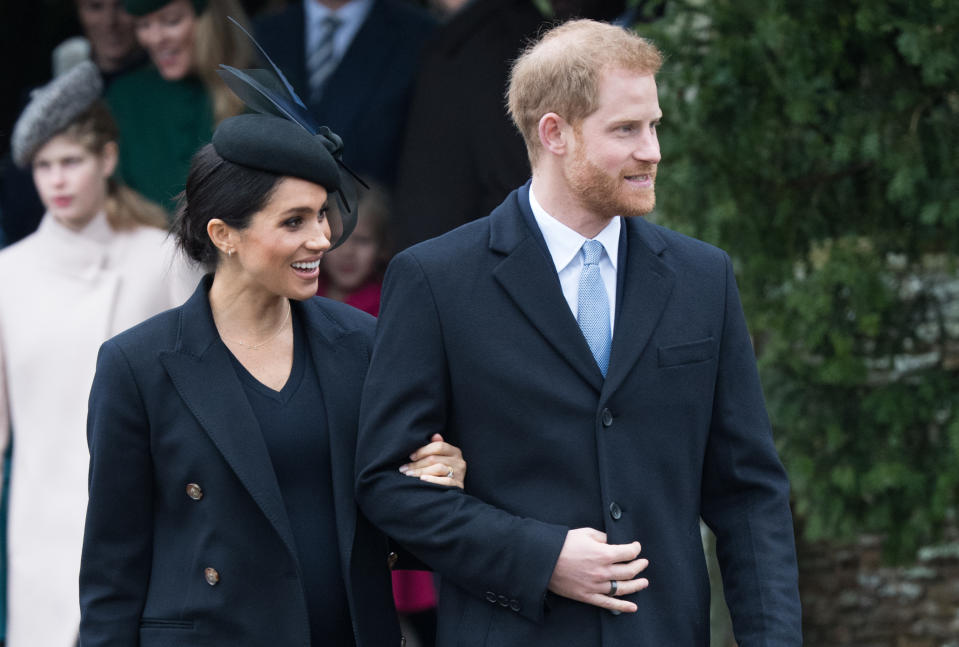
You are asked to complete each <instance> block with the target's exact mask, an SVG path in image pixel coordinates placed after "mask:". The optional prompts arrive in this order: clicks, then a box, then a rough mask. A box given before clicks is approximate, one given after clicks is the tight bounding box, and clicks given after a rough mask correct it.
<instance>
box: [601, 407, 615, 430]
mask: <svg viewBox="0 0 959 647" xmlns="http://www.w3.org/2000/svg"><path fill="white" fill-rule="evenodd" d="M603 426H604V427H612V426H613V412H612V411H610V410H609V409H603Z"/></svg>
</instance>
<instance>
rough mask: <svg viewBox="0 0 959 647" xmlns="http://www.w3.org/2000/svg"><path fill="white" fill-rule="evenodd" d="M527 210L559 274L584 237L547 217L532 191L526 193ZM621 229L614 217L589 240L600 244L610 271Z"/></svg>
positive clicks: (617, 257)
mask: <svg viewBox="0 0 959 647" xmlns="http://www.w3.org/2000/svg"><path fill="white" fill-rule="evenodd" d="M529 206H530V208H531V209H532V210H533V217H534V218H535V219H536V224H537V225H539V228H540V231H542V232H543V238H544V239H545V240H546V247H547V248H548V249H549V253H550V256H552V257H553V264H554V265H555V266H556V272H557V273H559V272H561V271H563V270H564V269H565V268H566V266H568V265H569V264H570V263H571V262H572V261H573V259H575V258H576V255H577V254H579V250H580V249H581V248H582V246H583V243H584V242H586V237H585V236H583V235H581V234H580V233H579V232H577V231H575V230H574V229H570V228H569V227H567V226H566V225H564V224H563V223H561V222H560V221H559V220H557V219H556V218H554V217H553V216H551V215H549V213H547V212H546V210H545V209H543V207H542V205H541V204H540V203H539V202H538V201H537V200H536V196H535V195H533V189H532V187H530V190H529ZM621 227H622V218H621V217H620V216H616V217H615V218H613V219H612V220H610V221H609V224H607V225H606V226H605V227H604V228H603V230H602V231H601V232H599V233H598V234H596V237H595V238H594V239H593V240H597V241H599V242H600V243H602V245H603V248H604V249H605V250H606V255H607V256H608V257H609V261H610V262H611V263H612V264H613V269H614V270H615V269H616V262H617V260H618V259H619V230H620V228H621Z"/></svg>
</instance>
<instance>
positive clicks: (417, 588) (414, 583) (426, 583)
mask: <svg viewBox="0 0 959 647" xmlns="http://www.w3.org/2000/svg"><path fill="white" fill-rule="evenodd" d="M393 599H394V600H395V601H396V610H397V611H399V612H400V613H418V612H420V611H426V610H427V609H432V608H433V607H435V606H436V589H435V588H434V587H433V574H432V573H430V572H429V571H393Z"/></svg>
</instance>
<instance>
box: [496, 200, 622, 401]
mask: <svg viewBox="0 0 959 647" xmlns="http://www.w3.org/2000/svg"><path fill="white" fill-rule="evenodd" d="M532 220H533V216H532V213H531V212H530V210H529V184H528V183H527V184H526V185H525V186H523V187H521V188H520V189H518V190H517V191H514V192H513V193H512V194H510V196H509V198H507V200H506V201H505V202H504V203H503V204H502V205H500V206H499V207H497V208H496V210H495V211H493V213H492V214H491V215H490V248H491V249H492V250H493V251H495V252H500V253H504V254H506V258H504V259H503V261H502V262H501V263H500V264H499V265H497V266H496V268H495V269H494V270H493V276H494V277H495V278H496V280H497V281H498V282H499V283H500V285H502V286H503V289H504V290H506V292H507V293H508V294H509V296H510V298H511V299H512V300H513V302H514V303H515V304H516V306H517V307H518V308H519V309H520V310H521V311H522V312H523V314H524V315H525V316H526V318H527V319H529V321H530V323H532V324H533V326H534V327H535V328H536V329H537V330H538V331H539V332H540V333H541V334H542V335H543V336H544V337H545V338H546V339H547V341H549V343H550V344H551V345H552V346H553V347H554V348H555V349H556V351H557V352H558V353H559V354H560V355H561V356H562V357H563V359H565V360H566V361H567V362H568V363H569V365H570V366H572V367H573V368H574V369H575V370H576V372H578V373H579V374H580V375H581V376H582V377H583V379H585V380H586V381H587V382H589V383H590V384H591V385H592V386H593V387H594V388H595V389H596V390H597V391H600V390H601V388H602V386H603V375H602V373H600V371H599V367H598V366H597V365H596V360H594V359H593V355H592V353H591V352H590V350H589V346H588V345H587V343H586V339H585V338H584V337H583V333H582V331H580V329H579V326H578V325H577V324H576V320H575V319H574V318H573V313H572V312H570V309H569V304H568V303H566V299H565V298H564V297H563V290H562V288H561V287H560V284H559V278H558V277H557V275H556V270H555V268H554V267H553V265H552V263H550V260H549V256H548V254H549V253H548V251H545V247H546V243H545V242H544V241H543V240H542V234H541V233H540V232H539V228H538V227H537V226H536V225H535V222H532V224H530V223H531V221H532Z"/></svg>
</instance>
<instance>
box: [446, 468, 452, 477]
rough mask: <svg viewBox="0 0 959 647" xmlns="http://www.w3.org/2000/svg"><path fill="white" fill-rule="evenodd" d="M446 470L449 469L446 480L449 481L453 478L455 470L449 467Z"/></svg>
mask: <svg viewBox="0 0 959 647" xmlns="http://www.w3.org/2000/svg"><path fill="white" fill-rule="evenodd" d="M446 469H447V472H446V478H448V479H451V478H453V468H452V467H447V468H446Z"/></svg>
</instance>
